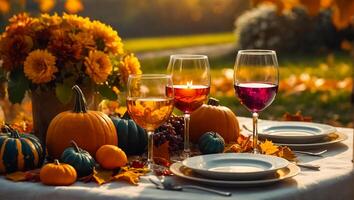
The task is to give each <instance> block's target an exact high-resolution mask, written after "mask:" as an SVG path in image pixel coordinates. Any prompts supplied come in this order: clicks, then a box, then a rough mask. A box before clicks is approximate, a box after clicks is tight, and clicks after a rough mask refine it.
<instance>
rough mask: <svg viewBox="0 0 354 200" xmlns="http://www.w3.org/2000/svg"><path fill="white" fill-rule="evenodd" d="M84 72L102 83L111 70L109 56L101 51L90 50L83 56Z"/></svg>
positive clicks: (96, 81)
mask: <svg viewBox="0 0 354 200" xmlns="http://www.w3.org/2000/svg"><path fill="white" fill-rule="evenodd" d="M85 67H86V70H85V73H86V74H87V75H89V76H90V77H91V78H92V79H93V80H94V82H95V83H103V82H105V81H106V80H107V77H108V75H109V74H110V73H111V71H112V64H111V60H110V59H109V57H108V56H107V55H106V54H105V53H104V52H102V51H90V53H89V55H88V57H86V58H85Z"/></svg>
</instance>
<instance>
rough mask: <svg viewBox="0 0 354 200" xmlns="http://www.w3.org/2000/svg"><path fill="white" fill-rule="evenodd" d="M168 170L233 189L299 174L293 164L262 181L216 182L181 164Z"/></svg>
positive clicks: (202, 181) (209, 183)
mask: <svg viewBox="0 0 354 200" xmlns="http://www.w3.org/2000/svg"><path fill="white" fill-rule="evenodd" d="M170 170H171V172H172V173H173V174H175V175H176V176H178V177H180V178H183V179H187V180H191V181H195V182H199V183H203V184H207V185H212V186H223V187H234V186H240V187H241V186H260V185H267V184H271V183H276V182H280V181H283V180H287V179H290V178H292V177H294V176H296V175H297V174H299V173H300V171H301V170H300V168H299V167H298V166H296V165H295V164H292V163H289V165H288V166H287V167H285V168H282V169H279V170H277V171H276V172H275V173H274V174H271V175H269V176H267V177H264V178H262V179H256V180H218V179H210V178H207V177H204V176H202V175H199V174H198V173H195V172H194V171H193V170H192V169H189V168H187V167H185V166H183V165H182V164H181V163H174V164H172V165H171V166H170Z"/></svg>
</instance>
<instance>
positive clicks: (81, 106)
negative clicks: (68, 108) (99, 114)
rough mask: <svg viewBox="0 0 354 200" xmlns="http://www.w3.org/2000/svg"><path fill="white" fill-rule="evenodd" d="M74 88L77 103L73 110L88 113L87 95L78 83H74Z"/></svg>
mask: <svg viewBox="0 0 354 200" xmlns="http://www.w3.org/2000/svg"><path fill="white" fill-rule="evenodd" d="M72 89H73V90H74V93H75V103H74V108H73V112H76V113H86V112H87V104H86V99H85V96H84V94H83V93H82V90H81V89H80V87H79V86H77V85H74V86H73V88H72Z"/></svg>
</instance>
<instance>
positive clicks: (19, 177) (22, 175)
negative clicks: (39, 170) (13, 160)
mask: <svg viewBox="0 0 354 200" xmlns="http://www.w3.org/2000/svg"><path fill="white" fill-rule="evenodd" d="M6 179H8V180H11V181H15V182H18V181H26V180H27V177H26V172H14V173H11V174H7V175H6Z"/></svg>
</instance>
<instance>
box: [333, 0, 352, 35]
mask: <svg viewBox="0 0 354 200" xmlns="http://www.w3.org/2000/svg"><path fill="white" fill-rule="evenodd" d="M332 8H333V14H332V22H333V24H334V25H335V27H336V28H337V29H344V28H346V27H348V26H349V24H350V22H351V20H352V19H353V16H354V1H348V0H334V4H333V6H332Z"/></svg>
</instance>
